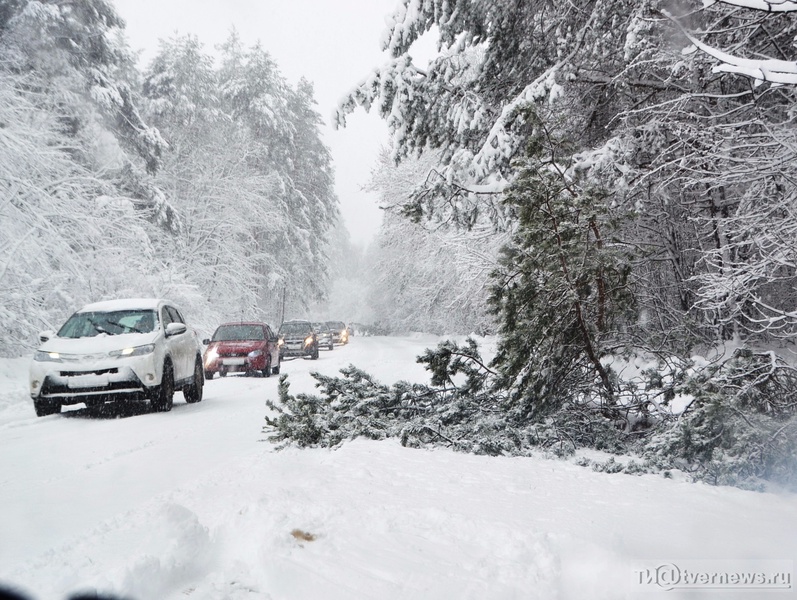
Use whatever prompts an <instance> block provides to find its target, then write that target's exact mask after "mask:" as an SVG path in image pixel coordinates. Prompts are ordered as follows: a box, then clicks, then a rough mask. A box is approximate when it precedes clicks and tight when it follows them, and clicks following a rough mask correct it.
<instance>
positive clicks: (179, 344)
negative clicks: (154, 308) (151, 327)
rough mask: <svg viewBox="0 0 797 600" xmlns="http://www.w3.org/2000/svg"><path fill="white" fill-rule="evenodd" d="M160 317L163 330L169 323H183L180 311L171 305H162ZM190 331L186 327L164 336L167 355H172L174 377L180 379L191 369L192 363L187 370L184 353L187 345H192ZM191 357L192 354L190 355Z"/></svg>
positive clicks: (186, 375) (188, 373)
mask: <svg viewBox="0 0 797 600" xmlns="http://www.w3.org/2000/svg"><path fill="white" fill-rule="evenodd" d="M161 319H162V321H163V329H164V332H165V330H166V328H167V327H168V326H169V324H171V323H183V324H184V321H183V320H182V317H181V316H180V313H179V312H177V310H176V309H175V308H174V307H172V306H164V307H163V308H162V309H161ZM192 342H193V340H192V339H191V333H190V332H189V331H188V329H186V331H185V332H183V333H178V334H176V335H171V336H166V347H167V348H168V351H169V356H171V357H172V366H173V367H174V379H175V380H176V381H180V380H182V379H185V378H186V377H189V376H190V374H191V371H192V370H193V364H192V366H191V369H190V370H189V369H188V367H187V358H186V354H187V351H188V347H189V346H190V345H193V343H192ZM191 358H193V355H191Z"/></svg>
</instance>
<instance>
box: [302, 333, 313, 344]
mask: <svg viewBox="0 0 797 600" xmlns="http://www.w3.org/2000/svg"><path fill="white" fill-rule="evenodd" d="M312 343H313V336H312V335H308V336H307V337H306V338H304V345H305V346H310V345H312Z"/></svg>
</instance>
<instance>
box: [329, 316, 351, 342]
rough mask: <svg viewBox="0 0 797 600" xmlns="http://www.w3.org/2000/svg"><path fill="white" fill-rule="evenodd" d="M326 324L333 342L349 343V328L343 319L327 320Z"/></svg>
mask: <svg viewBox="0 0 797 600" xmlns="http://www.w3.org/2000/svg"><path fill="white" fill-rule="evenodd" d="M327 326H329V328H330V329H331V330H332V342H333V343H335V344H348V343H349V330H348V328H347V327H346V323H344V322H343V321H327Z"/></svg>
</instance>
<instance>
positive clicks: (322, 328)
mask: <svg viewBox="0 0 797 600" xmlns="http://www.w3.org/2000/svg"><path fill="white" fill-rule="evenodd" d="M313 330H315V334H316V337H317V338H318V345H319V346H324V347H326V349H327V350H334V349H335V342H334V341H333V339H332V330H331V329H330V328H329V326H328V325H327V324H326V323H325V322H323V321H316V322H314V323H313Z"/></svg>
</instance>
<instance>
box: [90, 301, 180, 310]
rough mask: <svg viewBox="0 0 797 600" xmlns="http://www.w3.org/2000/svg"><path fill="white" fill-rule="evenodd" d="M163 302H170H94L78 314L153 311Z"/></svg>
mask: <svg viewBox="0 0 797 600" xmlns="http://www.w3.org/2000/svg"><path fill="white" fill-rule="evenodd" d="M161 302H167V303H169V304H171V303H170V302H168V300H163V299H158V298H123V299H120V300H105V301H103V302H94V303H92V304H87V305H86V306H84V307H83V308H81V309H80V310H79V311H78V312H112V311H115V310H135V309H151V310H154V309H156V308H158V304H159V303H161Z"/></svg>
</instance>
